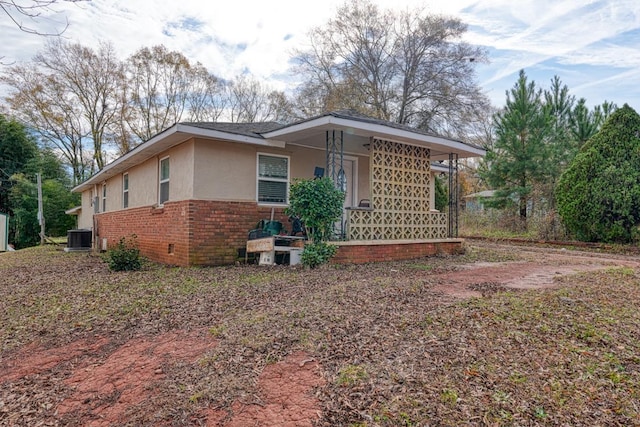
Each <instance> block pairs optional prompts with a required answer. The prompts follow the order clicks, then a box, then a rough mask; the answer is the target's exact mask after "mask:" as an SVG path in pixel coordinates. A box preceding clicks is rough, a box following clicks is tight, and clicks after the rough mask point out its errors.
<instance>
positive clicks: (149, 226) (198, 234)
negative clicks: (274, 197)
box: [95, 200, 291, 266]
mask: <svg viewBox="0 0 640 427" xmlns="http://www.w3.org/2000/svg"><path fill="white" fill-rule="evenodd" d="M270 217H271V208H267V207H262V206H261V207H259V206H258V204H257V203H255V202H218V201H210V200H187V201H181V202H167V203H165V204H164V207H162V208H156V209H153V208H151V207H149V206H147V207H143V208H133V209H126V210H122V211H115V212H106V213H102V214H97V215H96V216H95V219H96V224H95V227H96V229H95V235H96V237H97V238H98V245H99V247H100V245H101V242H102V239H103V238H107V241H108V245H109V246H110V247H111V246H113V245H115V244H116V243H117V242H118V240H119V239H120V238H121V237H129V236H131V235H132V234H135V235H136V241H137V243H138V247H139V248H140V252H141V253H142V255H144V256H145V257H147V258H149V259H151V260H153V261H158V262H162V263H166V264H172V265H182V266H184V265H224V264H232V263H234V262H235V261H236V260H237V258H238V250H239V249H241V248H244V247H245V245H246V241H247V235H248V233H249V230H251V229H252V228H254V227H255V225H256V224H257V222H258V221H259V220H260V219H269V218H270ZM274 219H275V220H278V221H282V223H283V224H284V227H285V228H287V229H290V228H291V224H290V223H289V222H288V221H287V217H286V215H284V213H283V209H281V208H278V209H275V210H274ZM170 245H171V249H170ZM171 251H172V253H170V252H171Z"/></svg>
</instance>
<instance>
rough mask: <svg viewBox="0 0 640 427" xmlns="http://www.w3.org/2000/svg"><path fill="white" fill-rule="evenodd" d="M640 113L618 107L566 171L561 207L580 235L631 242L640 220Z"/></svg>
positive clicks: (559, 189) (559, 200)
mask: <svg viewBox="0 0 640 427" xmlns="http://www.w3.org/2000/svg"><path fill="white" fill-rule="evenodd" d="M639 184H640V116H639V115H638V113H636V111H635V110H633V108H631V107H629V106H628V105H627V104H625V105H624V107H622V108H620V109H618V110H617V111H616V112H614V113H613V114H612V115H611V116H609V118H608V119H607V121H606V122H605V123H604V125H603V126H602V128H601V129H600V131H599V132H598V133H596V134H595V135H594V136H593V137H591V139H589V140H588V141H587V142H586V143H585V144H584V145H583V146H582V148H581V149H580V152H579V153H578V155H577V156H576V157H575V159H574V160H573V161H572V162H571V164H570V165H569V167H568V168H567V169H566V170H565V171H564V173H563V174H562V175H561V176H560V180H559V183H558V186H557V188H556V200H557V206H558V213H559V214H560V216H561V217H562V221H563V223H564V225H565V226H566V227H567V230H568V231H569V232H571V233H572V234H573V235H575V236H576V237H577V238H578V239H580V240H585V241H594V242H618V243H627V242H633V241H637V240H638V226H639V225H640V185H639Z"/></svg>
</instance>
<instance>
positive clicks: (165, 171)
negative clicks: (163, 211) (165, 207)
mask: <svg viewBox="0 0 640 427" xmlns="http://www.w3.org/2000/svg"><path fill="white" fill-rule="evenodd" d="M159 173H160V177H159V178H160V188H159V191H158V193H159V198H158V203H159V204H160V205H162V204H164V202H166V201H167V200H169V158H168V157H165V158H164V159H160V170H159Z"/></svg>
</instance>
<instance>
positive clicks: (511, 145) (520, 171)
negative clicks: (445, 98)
mask: <svg viewBox="0 0 640 427" xmlns="http://www.w3.org/2000/svg"><path fill="white" fill-rule="evenodd" d="M506 95H507V100H506V105H505V107H504V109H503V110H502V111H501V112H499V113H497V114H496V115H495V116H494V127H495V135H496V140H495V143H494V146H493V147H492V148H490V149H488V151H487V155H486V158H485V162H486V163H487V165H486V166H487V167H486V168H484V170H483V175H484V176H483V178H484V179H485V180H486V181H487V182H488V183H489V185H490V186H491V187H492V188H494V189H496V190H497V193H496V196H497V197H498V198H501V199H502V200H504V201H509V200H513V199H515V200H516V203H517V205H518V212H519V215H520V218H521V219H522V220H523V221H525V220H526V218H527V205H528V202H529V200H530V198H531V191H532V189H533V185H534V184H535V183H538V182H542V181H543V180H544V177H545V176H548V175H549V170H548V167H549V150H548V147H547V145H546V141H547V138H548V136H549V134H550V126H549V123H550V118H549V114H548V111H547V109H545V108H544V106H543V102H542V91H541V90H540V89H537V88H536V85H535V82H534V81H531V82H528V81H527V76H526V75H525V72H524V70H521V71H520V74H519V78H518V81H517V82H516V84H515V85H514V87H513V88H512V89H511V90H510V91H508V92H507V93H506Z"/></svg>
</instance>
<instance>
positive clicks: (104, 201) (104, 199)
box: [102, 182, 107, 212]
mask: <svg viewBox="0 0 640 427" xmlns="http://www.w3.org/2000/svg"><path fill="white" fill-rule="evenodd" d="M106 211H107V183H106V182H105V183H104V184H102V212H106Z"/></svg>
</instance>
